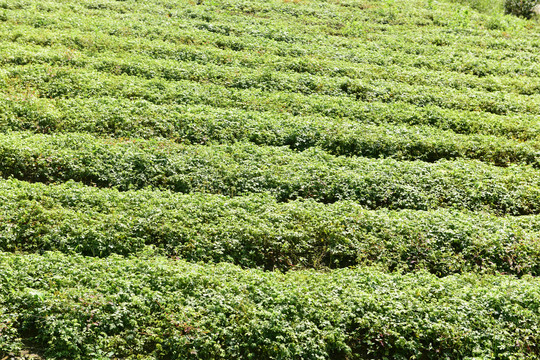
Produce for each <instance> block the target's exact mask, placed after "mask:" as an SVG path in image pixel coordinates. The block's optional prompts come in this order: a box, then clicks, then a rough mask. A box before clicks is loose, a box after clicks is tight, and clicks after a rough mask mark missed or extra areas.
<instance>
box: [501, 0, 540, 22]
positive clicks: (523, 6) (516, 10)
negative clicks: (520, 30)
mask: <svg viewBox="0 0 540 360" xmlns="http://www.w3.org/2000/svg"><path fill="white" fill-rule="evenodd" d="M536 5H540V2H538V0H505V1H504V10H505V12H506V13H507V14H511V15H515V16H520V17H524V18H526V19H530V18H531V17H532V16H533V15H534V13H533V8H534V7H535V6H536Z"/></svg>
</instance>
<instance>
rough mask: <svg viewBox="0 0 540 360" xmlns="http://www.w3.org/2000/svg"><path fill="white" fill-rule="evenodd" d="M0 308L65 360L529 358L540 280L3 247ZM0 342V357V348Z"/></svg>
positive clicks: (534, 343) (533, 353)
mask: <svg viewBox="0 0 540 360" xmlns="http://www.w3.org/2000/svg"><path fill="white" fill-rule="evenodd" d="M0 269H2V275H3V276H0V291H1V292H2V294H3V296H2V297H0V307H2V306H3V307H4V308H6V309H8V310H9V311H10V313H12V314H16V317H15V319H14V320H15V322H14V325H13V328H14V329H16V330H17V331H18V333H19V336H22V337H24V338H23V339H24V340H25V341H27V342H28V341H31V342H32V343H34V344H36V345H38V347H40V348H42V349H43V351H44V356H45V357H56V358H58V357H61V358H65V359H95V358H100V357H101V358H135V357H143V356H147V357H150V358H153V359H233V358H234V359H242V358H244V359H248V358H256V359H272V358H283V359H292V358H303V359H351V358H366V357H370V358H383V357H388V358H393V359H409V358H411V357H414V356H416V357H421V358H424V359H441V358H450V359H458V358H473V357H477V358H486V359H514V358H530V359H532V358H535V357H538V356H540V348H539V344H540V338H539V334H538V331H537V326H538V323H540V315H539V314H538V311H537V309H538V308H539V307H540V293H539V289H540V283H539V281H538V279H536V278H532V277H525V278H522V279H515V278H513V277H509V276H501V275H497V276H485V275H479V274H463V275H459V276H448V277H446V278H442V279H440V278H437V277H435V276H433V275H429V274H426V273H422V272H420V273H415V274H407V275H403V274H399V273H396V274H386V273H382V272H380V271H378V270H375V269H372V268H359V269H341V270H335V271H332V272H328V273H317V272H313V271H291V272H288V273H287V274H285V275H283V274H280V273H279V272H262V271H257V270H241V269H240V268H238V267H235V266H232V265H229V264H220V265H204V266H203V265H196V264H189V263H185V262H184V261H180V260H176V261H173V260H167V259H165V258H162V257H156V256H155V254H152V253H146V254H139V255H138V256H136V257H131V258H120V257H116V256H113V257H109V258H107V259H95V258H84V257H81V256H73V255H69V256H68V255H62V254H58V253H47V254H45V255H44V256H39V255H10V254H5V253H0ZM5 351H6V350H5V348H0V354H2V353H5Z"/></svg>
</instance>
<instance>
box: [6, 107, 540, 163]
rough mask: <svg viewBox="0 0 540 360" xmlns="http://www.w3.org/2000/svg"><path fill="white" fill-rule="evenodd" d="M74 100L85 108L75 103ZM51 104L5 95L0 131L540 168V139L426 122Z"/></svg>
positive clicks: (213, 110)
mask: <svg viewBox="0 0 540 360" xmlns="http://www.w3.org/2000/svg"><path fill="white" fill-rule="evenodd" d="M71 104H74V105H83V106H81V107H77V106H73V107H71V106H69V105H71ZM124 104H125V105H129V106H122V105H124ZM2 105H5V106H2ZM48 105H50V103H49V104H47V103H41V102H37V103H35V104H34V106H29V105H27V104H21V103H20V102H16V101H11V102H10V101H7V102H3V103H2V102H1V101H0V109H2V110H4V109H5V110H6V111H2V114H1V115H0V129H4V130H32V131H33V132H37V133H70V132H85V133H91V134H94V135H100V136H105V137H109V136H111V135H113V136H114V137H116V138H144V139H153V138H154V139H155V138H164V139H169V140H173V141H175V142H178V143H188V144H207V143H219V144H231V143H235V142H251V143H254V144H260V145H271V146H289V147H291V148H292V149H296V150H305V149H307V148H311V147H319V148H321V149H324V150H326V151H328V152H330V153H332V154H335V155H346V156H364V157H372V158H373V157H374V158H380V157H391V158H394V159H398V160H422V161H428V162H433V161H437V160H440V159H478V160H481V161H483V162H487V163H491V164H494V165H497V166H507V165H509V164H516V163H517V164H530V165H532V166H534V167H540V162H539V159H540V146H539V144H538V142H537V141H528V142H521V141H516V140H509V139H505V138H503V137H496V136H490V135H462V134H456V133H454V132H452V131H445V130H440V129H435V128H432V127H428V126H406V125H388V124H387V125H369V124H363V123H359V122H350V121H347V120H334V119H330V118H325V117H318V116H307V117H300V116H297V117H291V116H287V115H284V114H274V113H267V112H254V111H240V110H228V109H220V108H213V107H208V106H200V107H193V106H180V105H179V106H166V107H162V106H155V105H153V104H151V103H148V102H146V101H137V102H121V101H120V102H119V101H114V100H111V101H108V100H106V99H102V100H100V101H93V102H92V101H88V100H87V101H82V102H81V103H79V102H77V101H67V102H64V103H62V105H63V109H62V110H64V111H62V110H60V111H59V106H58V105H57V106H55V107H54V108H53V107H48ZM62 105H61V106H62ZM85 105H86V106H85ZM19 119H21V120H22V121H19Z"/></svg>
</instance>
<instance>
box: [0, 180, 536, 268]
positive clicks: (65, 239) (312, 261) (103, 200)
mask: <svg viewBox="0 0 540 360" xmlns="http://www.w3.org/2000/svg"><path fill="white" fill-rule="evenodd" d="M0 194H1V195H0V201H1V205H0V220H1V225H0V249H1V250H4V251H31V252H36V251H40V252H41V251H44V250H60V251H62V252H67V253H73V252H77V253H81V254H84V255H89V256H107V255H109V254H111V253H116V254H123V255H129V254H131V253H135V252H138V251H141V250H142V249H143V248H144V246H145V245H155V246H157V247H159V248H160V249H161V250H162V252H163V253H166V254H167V255H169V256H173V257H174V256H180V257H182V258H185V259H188V260H191V261H205V262H208V261H213V262H222V261H226V262H231V263H235V264H239V265H242V266H243V267H250V268H252V267H258V268H264V269H269V270H271V269H275V268H277V269H280V270H282V271H285V270H289V269H297V268H298V267H313V268H324V267H331V268H337V267H346V266H351V265H357V264H378V265H380V266H381V267H384V268H386V269H390V270H392V269H402V270H406V271H409V270H414V269H417V268H424V269H427V270H429V271H430V272H432V273H434V274H437V275H439V276H443V275H448V274H451V273H456V272H462V271H470V270H483V271H486V270H497V271H500V272H505V273H512V274H518V275H522V274H533V275H539V274H540V264H538V257H539V256H540V244H539V243H538V240H537V239H538V237H539V236H540V235H539V234H540V217H538V216H531V217H522V218H514V217H505V218H501V217H497V216H492V215H487V214H476V213H469V212H457V211H453V210H452V211H450V210H435V211H387V210H384V209H383V210H378V211H370V210H366V209H365V208H363V207H361V206H359V205H358V204H357V203H355V202H350V201H340V202H336V203H334V204H330V205H324V204H320V203H317V202H314V201H301V200H298V201H291V202H289V203H278V202H276V200H275V199H274V198H273V197H270V196H265V195H250V196H242V197H234V198H227V197H224V196H216V195H206V194H190V195H178V194H172V193H170V192H160V191H155V190H140V191H127V192H119V191H117V190H101V189H95V188H88V187H85V186H81V185H78V184H75V183H67V184H64V185H59V186H57V185H55V186H44V185H39V184H35V185H30V184H27V183H24V182H19V181H8V182H4V183H1V184H0Z"/></svg>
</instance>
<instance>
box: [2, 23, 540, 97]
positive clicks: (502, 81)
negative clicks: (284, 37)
mask: <svg viewBox="0 0 540 360" xmlns="http://www.w3.org/2000/svg"><path fill="white" fill-rule="evenodd" d="M18 29H19V31H20V32H19V33H17V35H14V34H13V32H12V31H6V32H4V33H2V32H1V29H0V39H2V40H4V41H6V40H7V41H13V42H4V43H3V44H2V47H1V50H0V53H1V54H2V59H1V62H2V63H3V64H4V65H8V64H14V65H26V64H30V63H49V64H55V65H59V64H60V65H69V64H73V65H77V66H94V67H96V66H97V67H99V66H100V65H99V64H96V62H97V61H96V60H95V58H92V57H93V56H95V53H96V51H98V50H99V52H100V58H103V57H106V58H107V57H108V58H109V62H110V61H118V58H131V57H132V56H133V55H137V56H144V57H145V59H146V60H147V61H151V60H152V59H162V60H172V61H181V62H186V61H191V62H195V63H199V64H214V65H221V66H233V65H234V66H237V67H243V68H246V69H252V68H257V69H261V68H262V69H263V70H264V71H272V72H275V71H281V72H296V73H307V74H311V75H317V76H323V77H324V76H330V77H335V76H339V77H343V76H347V77H349V78H352V79H364V80H368V79H372V80H376V79H379V80H385V81H397V82H398V83H405V84H409V85H422V86H438V87H445V88H446V87H448V88H451V89H456V90H462V89H475V90H478V91H487V92H493V91H504V92H515V93H518V94H523V95H533V94H535V93H537V92H538V90H539V89H540V83H539V81H538V79H537V78H527V79H521V78H516V77H515V76H512V77H508V76H497V77H494V76H490V77H478V76H476V75H473V74H463V73H456V72H452V71H448V70H446V71H440V70H430V69H419V68H418V67H411V66H403V65H401V64H399V65H398V64H386V65H378V64H376V63H375V64H369V63H366V64H363V65H362V66H359V65H358V64H354V63H350V62H346V61H337V60H329V59H328V58H326V57H321V56H315V55H309V56H301V57H282V56H278V55H275V54H271V53H267V52H264V53H261V54H257V55H255V54H254V53H253V51H249V50H239V51H233V50H231V49H220V48H217V47H215V46H209V45H199V46H194V45H183V44H173V43H169V42H165V41H159V40H152V41H151V40H148V39H140V38H133V40H132V41H130V42H127V41H126V39H120V38H118V37H115V36H110V35H106V34H95V33H94V34H87V33H81V32H70V33H65V32H51V31H50V30H49V31H47V30H45V31H44V30H43V29H35V28H33V27H22V26H19V27H18ZM75 49H77V50H75ZM105 52H109V55H107V54H106V53H105ZM113 54H114V55H113ZM409 56H415V57H416V56H417V55H409ZM115 58H116V59H115ZM131 61H133V59H131ZM159 63H161V64H163V62H158V64H159ZM117 66H120V65H117ZM165 66H166V63H165Z"/></svg>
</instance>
